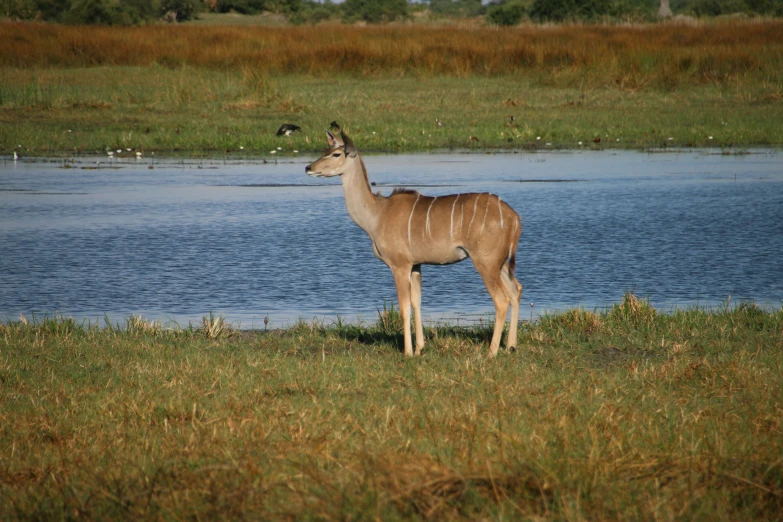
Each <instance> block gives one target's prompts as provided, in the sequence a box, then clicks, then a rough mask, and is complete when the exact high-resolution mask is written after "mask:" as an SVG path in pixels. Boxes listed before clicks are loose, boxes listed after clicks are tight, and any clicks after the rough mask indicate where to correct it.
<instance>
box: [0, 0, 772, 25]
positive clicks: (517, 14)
mask: <svg viewBox="0 0 783 522" xmlns="http://www.w3.org/2000/svg"><path fill="white" fill-rule="evenodd" d="M660 1H661V0H495V1H494V2H490V3H488V4H483V3H482V1H481V0H421V1H419V2H415V3H408V1H407V0H345V1H343V2H341V3H332V2H331V1H330V0H323V1H316V0H0V17H3V18H6V19H12V20H39V21H47V22H55V23H64V24H96V25H140V24H146V23H155V22H158V21H168V22H182V21H187V20H192V19H194V18H197V17H198V16H199V14H200V13H204V12H214V13H228V12H235V13H240V14H259V13H263V12H273V13H279V14H282V15H284V16H285V17H286V18H287V19H288V20H289V22H291V23H294V24H303V23H311V24H314V23H318V22H321V21H326V20H332V21H341V22H344V23H354V22H365V23H371V24H377V23H386V22H393V21H405V20H409V19H411V18H413V17H414V14H415V13H417V12H423V11H427V12H428V15H429V16H430V17H431V18H436V19H437V18H482V17H483V18H484V19H485V20H486V21H487V23H489V24H492V25H501V26H503V25H516V24H518V23H520V22H522V21H525V20H529V21H532V22H569V21H577V22H593V21H615V20H623V21H652V20H654V19H656V18H657V16H658V14H657V13H658V10H659V5H660V4H659V2H660ZM667 3H668V5H669V6H670V8H671V11H672V12H673V13H674V14H683V15H690V16H697V17H704V16H720V15H727V14H735V13H744V14H747V15H751V16H752V15H763V16H783V0H670V1H669V2H667Z"/></svg>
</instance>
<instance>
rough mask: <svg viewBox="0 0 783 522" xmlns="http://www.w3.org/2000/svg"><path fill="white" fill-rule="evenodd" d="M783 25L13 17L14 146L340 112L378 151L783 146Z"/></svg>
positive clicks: (239, 143) (306, 141) (160, 138)
mask: <svg viewBox="0 0 783 522" xmlns="http://www.w3.org/2000/svg"><path fill="white" fill-rule="evenodd" d="M781 34H783V26H782V25H781V23H780V22H776V21H767V22H738V23H730V24H729V23H726V24H719V25H700V26H693V27H692V26H679V25H660V26H638V27H625V26H622V27H619V26H618V27H609V26H568V27H532V26H531V27H522V28H516V29H507V30H506V29H504V30H499V29H490V28H477V27H473V28H469V27H427V26H414V27H403V26H397V27H381V28H377V27H375V28H361V27H345V26H340V25H326V26H318V27H316V28H312V27H308V28H297V27H287V28H269V27H267V28H257V27H255V28H254V27H221V26H209V27H193V26H188V27H162V26H149V27H136V28H111V29H108V28H100V27H89V28H74V27H66V26H50V25H46V24H13V23H12V24H4V27H3V31H0V44H1V45H0V122H1V123H2V125H0V153H1V154H7V155H10V154H11V151H12V150H16V151H17V152H18V153H21V155H23V156H24V155H25V154H27V155H42V154H73V153H76V154H91V153H96V152H98V153H102V152H103V151H105V150H106V149H116V148H127V147H133V148H139V149H143V150H145V151H150V152H151V151H167V152H176V151H184V152H188V153H205V154H214V153H224V152H227V151H229V152H230V151H236V150H245V151H248V152H249V153H253V154H255V155H265V154H267V155H268V154H269V153H270V151H272V150H275V151H277V147H281V149H282V150H281V151H280V152H282V153H284V154H291V153H293V151H294V150H298V151H309V152H312V151H316V150H319V149H320V148H321V147H322V143H323V137H322V132H323V129H324V127H325V126H326V125H328V123H329V122H331V121H332V120H335V119H336V120H338V121H339V122H341V123H342V124H343V126H345V127H346V129H347V130H349V131H350V132H351V133H352V135H353V136H354V137H355V139H356V142H357V144H359V146H360V148H361V149H362V150H364V151H420V150H434V149H455V148H456V149H462V148H468V149H469V148H475V149H500V148H507V149H540V148H547V147H548V148H558V147H565V148H587V147H592V148H603V147H616V148H646V147H688V146H721V147H731V146H740V147H748V146H757V145H762V146H763V145H778V144H780V143H783V128H782V127H781V126H780V125H778V124H777V122H778V121H780V120H781V119H783V76H781V75H782V74H783V73H781V71H783V62H782V61H781V56H783V52H781V50H782V49H783V39H781V38H780V35H781ZM512 115H513V116H515V122H514V123H513V124H509V123H508V122H509V117H510V116H512ZM435 118H438V119H439V120H440V121H442V122H443V123H444V125H445V126H444V127H438V126H437V125H435ZM284 122H292V123H295V124H297V125H300V126H301V127H302V128H303V131H304V132H302V133H301V134H299V133H297V134H295V135H294V136H293V137H291V138H290V139H284V140H281V139H277V138H275V137H274V132H275V130H276V129H277V128H278V127H279V125H280V124H281V123H284ZM240 148H241V149H240Z"/></svg>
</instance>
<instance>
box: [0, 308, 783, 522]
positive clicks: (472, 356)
mask: <svg viewBox="0 0 783 522" xmlns="http://www.w3.org/2000/svg"><path fill="white" fill-rule="evenodd" d="M211 324H213V325H214V322H213V323H211ZM397 326H398V325H397ZM397 332H398V329H397V328H395V326H394V325H390V324H388V321H386V322H383V321H379V323H378V324H377V325H370V326H365V327H355V326H346V325H335V326H331V327H322V326H318V325H305V324H301V325H298V326H296V327H294V328H292V329H290V330H286V331H283V332H280V331H275V332H268V333H264V332H241V333H240V332H237V333H233V334H231V333H230V332H227V331H222V332H221V331H219V329H215V328H212V329H211V331H207V329H203V328H195V329H191V330H184V331H165V330H162V329H160V328H159V326H157V325H154V324H149V323H145V322H144V321H141V320H130V321H129V322H128V324H127V325H126V326H123V327H122V328H116V327H115V328H106V327H102V328H96V327H86V326H84V325H77V324H74V323H73V322H72V321H69V320H67V319H58V320H54V319H50V320H45V321H39V322H38V323H37V324H24V323H11V324H3V325H0V381H1V382H2V388H1V389H2V401H0V419H2V422H0V483H2V486H1V487H0V518H2V519H4V520H8V519H15V518H19V519H22V518H24V519H27V518H38V519H40V518H75V517H85V518H96V519H107V518H112V519H115V518H134V519H136V518H167V519H180V518H191V517H207V518H211V517H220V518H263V519H290V518H300V519H302V518H304V519H313V518H319V519H370V518H384V519H392V520H394V519H424V518H446V517H448V518H459V519H471V520H475V519H479V518H491V519H520V518H521V517H523V518H530V519H532V518H537V519H552V520H560V519H584V518H589V519H633V520H639V519H643V520H645V519H646V520H652V519H656V520H661V519H663V520H672V519H687V520H706V519H709V520H715V519H720V520H751V519H754V520H776V519H779V517H780V513H781V509H783V467H782V466H783V447H782V446H781V440H783V437H781V435H783V433H781V430H782V429H783V426H781V419H783V406H782V405H783V389H782V388H781V385H780V375H781V372H782V371H783V350H781V348H783V311H781V310H776V311H772V312H763V311H761V310H759V309H757V308H755V307H753V306H740V307H737V308H734V309H731V310H719V311H713V312H707V311H703V310H687V311H679V312H675V313H671V314H661V313H658V312H656V311H655V310H653V309H652V308H650V307H649V306H648V305H647V304H646V303H645V302H643V301H639V300H636V299H635V298H633V297H632V296H627V297H626V299H625V300H624V301H623V302H622V303H621V304H620V305H617V306H615V307H614V308H613V309H611V310H609V311H607V312H606V313H602V314H594V313H591V312H588V311H584V310H572V311H569V312H567V313H564V314H562V315H558V316H554V317H546V318H543V319H542V320H540V322H538V323H535V324H533V325H529V324H526V325H524V327H523V328H522V331H521V336H520V337H521V341H520V346H519V349H518V351H517V352H515V353H505V354H502V355H501V357H499V358H498V359H496V360H492V361H489V360H487V359H486V357H485V352H486V344H487V339H488V337H489V336H490V335H491V333H490V332H489V331H488V330H487V329H484V328H480V327H477V328H474V329H467V330H466V329H454V328H448V327H440V328H435V329H430V330H428V331H427V335H428V342H429V344H428V349H427V352H426V354H425V356H424V357H422V358H416V359H414V360H403V358H402V357H401V356H400V354H399V352H398V349H399V348H398V347H399V344H400V339H399V335H398V333H397Z"/></svg>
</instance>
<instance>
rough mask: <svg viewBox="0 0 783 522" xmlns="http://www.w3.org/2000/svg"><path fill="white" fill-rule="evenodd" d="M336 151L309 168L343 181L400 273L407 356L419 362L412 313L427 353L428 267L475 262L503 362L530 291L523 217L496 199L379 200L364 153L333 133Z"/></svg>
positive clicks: (352, 212) (357, 212) (383, 254)
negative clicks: (519, 253)
mask: <svg viewBox="0 0 783 522" xmlns="http://www.w3.org/2000/svg"><path fill="white" fill-rule="evenodd" d="M326 136H327V139H328V142H329V147H330V148H329V150H328V151H327V152H326V153H325V154H324V156H322V157H321V158H319V159H318V160H316V161H314V162H313V163H312V164H311V165H308V166H307V167H305V173H307V174H308V175H310V176H313V177H326V178H329V177H333V176H340V179H341V181H342V185H343V193H344V195H345V205H346V207H347V209H348V215H349V216H350V217H351V219H352V220H353V222H354V223H356V224H357V225H358V226H359V227H360V228H361V229H362V230H364V231H365V232H366V233H367V235H368V236H369V237H370V240H371V241H372V250H373V253H374V254H375V256H376V257H377V258H378V259H380V260H381V261H383V262H384V263H385V264H386V265H387V266H388V267H389V268H390V269H391V271H392V274H393V276H394V283H395V286H396V287H397V298H398V301H399V307H400V314H401V316H402V324H403V336H404V353H405V355H406V356H412V355H414V351H413V343H412V340H411V320H410V319H411V317H410V314H411V307H413V312H414V318H415V328H416V353H417V354H419V355H420V354H421V353H422V350H423V349H424V329H423V327H422V319H421V265H423V264H428V265H448V264H452V263H457V262H459V261H462V260H464V259H466V258H468V257H470V259H471V260H472V261H473V265H474V266H475V267H476V270H477V271H478V273H479V274H480V275H481V278H482V279H483V281H484V284H485V285H486V287H487V290H488V291H489V295H490V296H491V297H492V301H493V303H494V305H495V329H494V331H493V334H492V341H491V343H490V345H489V356H490V357H494V356H495V355H497V352H498V348H499V346H500V339H501V335H502V333H503V327H504V326H505V322H506V315H507V313H508V308H509V305H510V306H511V323H510V325H509V330H508V338H507V339H506V346H507V347H508V348H509V349H513V348H514V347H515V345H516V342H517V322H518V318H519V301H520V297H521V296H522V285H520V284H519V282H518V281H517V280H516V278H515V277H514V265H515V260H516V250H517V244H518V243H519V236H520V234H521V233H522V222H521V220H520V218H519V215H517V213H516V212H515V211H514V210H513V209H512V208H511V207H510V206H509V205H508V204H507V203H506V202H504V201H502V200H501V199H500V198H499V197H498V196H495V195H494V194H489V193H486V192H484V193H480V194H476V193H470V194H451V195H448V196H436V197H433V196H425V195H423V194H420V193H418V192H416V191H413V190H395V191H394V192H392V194H391V195H390V196H388V197H384V196H382V195H381V194H380V193H378V194H373V192H372V189H371V188H370V182H369V179H368V177H367V169H366V167H365V166H364V162H363V161H362V158H361V156H360V155H359V151H358V150H357V148H356V146H355V145H354V143H353V142H352V141H351V139H350V138H349V137H348V136H347V135H346V134H345V133H344V132H343V131H340V136H339V137H337V136H335V135H334V134H332V133H331V132H329V131H328V130H327V131H326Z"/></svg>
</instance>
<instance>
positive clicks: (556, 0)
mask: <svg viewBox="0 0 783 522" xmlns="http://www.w3.org/2000/svg"><path fill="white" fill-rule="evenodd" d="M611 14H616V10H615V9H613V4H612V0H534V1H533V5H532V6H531V8H530V17H531V18H532V19H533V20H536V21H538V22H562V21H564V20H595V19H597V18H600V17H602V16H607V15H611Z"/></svg>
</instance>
